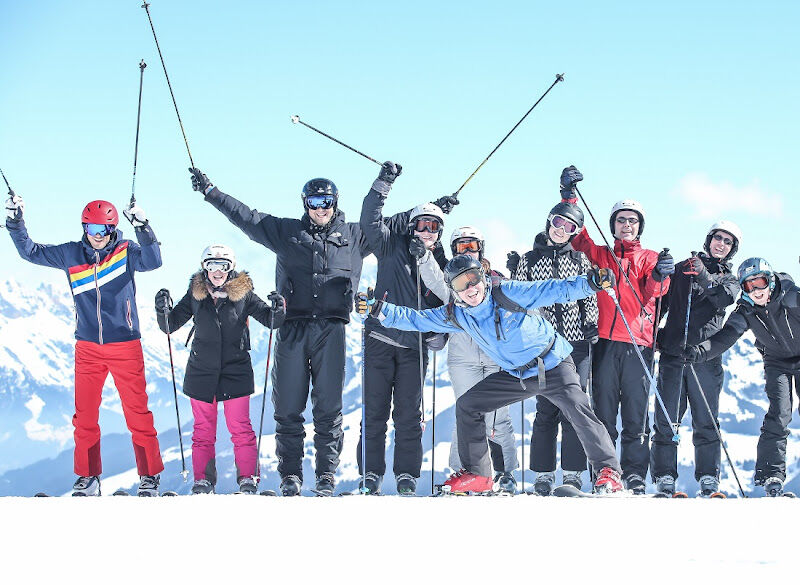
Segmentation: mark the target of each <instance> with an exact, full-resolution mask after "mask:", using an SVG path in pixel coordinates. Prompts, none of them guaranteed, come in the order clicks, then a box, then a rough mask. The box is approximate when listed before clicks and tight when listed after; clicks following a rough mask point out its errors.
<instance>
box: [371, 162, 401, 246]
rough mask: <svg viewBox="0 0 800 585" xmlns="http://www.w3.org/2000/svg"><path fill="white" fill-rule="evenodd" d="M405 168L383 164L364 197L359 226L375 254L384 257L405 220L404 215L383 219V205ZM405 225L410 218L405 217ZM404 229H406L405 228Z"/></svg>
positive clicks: (389, 163) (392, 164) (388, 163)
mask: <svg viewBox="0 0 800 585" xmlns="http://www.w3.org/2000/svg"><path fill="white" fill-rule="evenodd" d="M402 170H403V167H401V166H400V165H396V164H394V163H391V162H385V163H383V166H381V171H380V173H379V174H378V178H377V179H375V181H374V182H373V183H372V187H371V188H370V190H369V193H367V196H366V197H364V203H363V204H362V205H361V218H360V221H359V224H360V225H361V230H362V231H363V232H364V235H365V236H366V238H367V242H368V243H369V245H370V247H371V248H372V250H373V252H375V253H376V254H379V255H383V254H384V253H385V251H386V247H387V245H388V243H389V240H390V238H391V236H392V234H393V233H399V230H400V229H401V227H403V226H401V225H400V221H401V220H402V219H403V217H402V215H403V214H397V215H395V216H393V217H392V218H391V220H389V221H388V222H387V221H384V219H383V204H384V201H385V200H386V197H387V196H388V195H389V191H391V190H392V184H393V183H394V181H395V179H396V178H397V177H398V176H399V175H400V173H401V172H402ZM405 225H406V226H407V225H408V216H407V215H406V217H405ZM403 229H405V228H404V227H403Z"/></svg>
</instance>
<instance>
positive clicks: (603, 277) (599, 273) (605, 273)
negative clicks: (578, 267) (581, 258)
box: [586, 266, 617, 292]
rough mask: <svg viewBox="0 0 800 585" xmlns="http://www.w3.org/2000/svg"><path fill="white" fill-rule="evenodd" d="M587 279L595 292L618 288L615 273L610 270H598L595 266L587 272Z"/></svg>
mask: <svg viewBox="0 0 800 585" xmlns="http://www.w3.org/2000/svg"><path fill="white" fill-rule="evenodd" d="M586 279H587V280H588V281H589V286H590V287H592V290H593V291H595V292H599V291H601V290H603V289H607V288H614V287H615V286H617V277H616V276H614V272H613V271H612V270H611V269H610V268H598V267H597V266H595V267H594V268H592V269H590V270H587V271H586Z"/></svg>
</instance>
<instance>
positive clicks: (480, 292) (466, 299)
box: [456, 278, 486, 307]
mask: <svg viewBox="0 0 800 585" xmlns="http://www.w3.org/2000/svg"><path fill="white" fill-rule="evenodd" d="M456 294H457V295H458V298H459V299H461V301H462V302H463V303H465V304H467V305H469V306H470V307H477V306H478V305H480V304H481V303H482V302H483V299H484V297H485V296H486V279H484V278H481V279H480V280H479V281H478V282H477V283H476V284H472V285H470V286H469V287H467V289H466V290H462V291H461V292H459V293H456Z"/></svg>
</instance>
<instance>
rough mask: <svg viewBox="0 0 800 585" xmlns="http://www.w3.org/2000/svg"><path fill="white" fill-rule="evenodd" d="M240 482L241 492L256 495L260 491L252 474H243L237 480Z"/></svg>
mask: <svg viewBox="0 0 800 585" xmlns="http://www.w3.org/2000/svg"><path fill="white" fill-rule="evenodd" d="M237 483H238V484H239V493H242V494H251V495H255V494H257V493H258V486H257V485H256V480H254V479H253V477H252V476H250V475H243V476H242V477H240V478H239V479H238V480H237Z"/></svg>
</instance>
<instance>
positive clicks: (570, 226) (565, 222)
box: [547, 215, 578, 234]
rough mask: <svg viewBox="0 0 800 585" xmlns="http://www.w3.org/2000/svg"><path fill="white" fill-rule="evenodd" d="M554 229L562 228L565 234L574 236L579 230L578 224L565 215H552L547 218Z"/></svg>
mask: <svg viewBox="0 0 800 585" xmlns="http://www.w3.org/2000/svg"><path fill="white" fill-rule="evenodd" d="M547 221H549V222H550V225H552V226H553V227H554V228H561V229H563V230H564V233H567V234H574V233H575V232H576V231H577V230H578V224H577V223H575V222H574V221H571V220H569V219H567V218H566V217H564V216H563V215H551V216H550V217H548V218H547Z"/></svg>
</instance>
